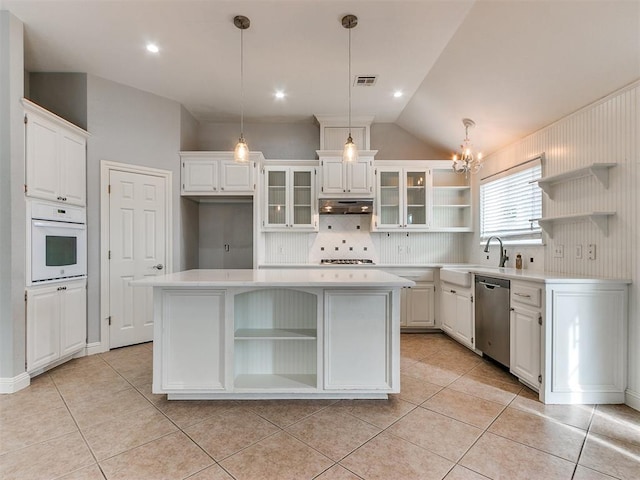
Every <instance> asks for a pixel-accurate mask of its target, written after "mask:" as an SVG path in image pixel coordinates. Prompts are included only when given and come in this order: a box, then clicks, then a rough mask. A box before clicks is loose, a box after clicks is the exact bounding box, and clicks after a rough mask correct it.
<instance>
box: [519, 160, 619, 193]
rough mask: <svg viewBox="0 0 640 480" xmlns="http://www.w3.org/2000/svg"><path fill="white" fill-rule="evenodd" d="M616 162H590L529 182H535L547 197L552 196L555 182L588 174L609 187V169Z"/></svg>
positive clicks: (605, 186)
mask: <svg viewBox="0 0 640 480" xmlns="http://www.w3.org/2000/svg"><path fill="white" fill-rule="evenodd" d="M616 165H617V163H592V164H590V165H587V166H586V167H580V168H576V169H573V170H569V171H566V172H563V173H559V174H557V175H550V176H548V177H542V178H539V179H538V180H534V181H532V182H531V183H537V184H538V186H539V187H540V188H541V189H542V191H543V192H544V193H546V194H547V196H548V197H549V198H553V186H554V185H555V184H556V183H560V182H566V181H569V180H575V179H577V178H583V177H588V176H593V177H595V178H596V179H597V180H598V181H599V182H600V183H601V184H602V186H603V187H604V188H609V169H610V168H612V167H615V166H616Z"/></svg>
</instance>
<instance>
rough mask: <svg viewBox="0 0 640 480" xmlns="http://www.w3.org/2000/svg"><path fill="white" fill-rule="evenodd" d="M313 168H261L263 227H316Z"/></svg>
mask: <svg viewBox="0 0 640 480" xmlns="http://www.w3.org/2000/svg"><path fill="white" fill-rule="evenodd" d="M316 171H317V169H316V167H311V166H266V167H264V170H263V172H264V196H265V198H264V213H263V215H264V216H263V221H262V226H263V228H264V229H265V230H287V231H290V230H311V231H317V230H318V217H317V212H316V206H317V203H318V201H317V197H316V193H315V184H316Z"/></svg>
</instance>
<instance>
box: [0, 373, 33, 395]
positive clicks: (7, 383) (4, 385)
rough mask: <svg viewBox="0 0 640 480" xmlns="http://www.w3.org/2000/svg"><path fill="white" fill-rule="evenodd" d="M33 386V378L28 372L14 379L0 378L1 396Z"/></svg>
mask: <svg viewBox="0 0 640 480" xmlns="http://www.w3.org/2000/svg"><path fill="white" fill-rule="evenodd" d="M30 384H31V377H30V376H29V374H28V373H27V372H22V373H21V374H20V375H17V376H15V377H13V378H7V377H4V378H2V377H0V394H3V393H15V392H17V391H18V390H22V389H23V388H26V387H28V386H29V385H30Z"/></svg>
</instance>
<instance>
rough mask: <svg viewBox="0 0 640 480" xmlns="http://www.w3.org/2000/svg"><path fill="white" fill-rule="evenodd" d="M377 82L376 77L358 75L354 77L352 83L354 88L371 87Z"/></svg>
mask: <svg viewBox="0 0 640 480" xmlns="http://www.w3.org/2000/svg"><path fill="white" fill-rule="evenodd" d="M377 80H378V76H377V75H358V76H357V77H356V80H355V82H353V86H354V87H373V86H374V85H375V84H376V81H377Z"/></svg>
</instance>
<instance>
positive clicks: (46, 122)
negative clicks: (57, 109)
mask: <svg viewBox="0 0 640 480" xmlns="http://www.w3.org/2000/svg"><path fill="white" fill-rule="evenodd" d="M22 104H23V106H24V110H25V138H26V159H25V162H26V185H25V193H26V195H27V196H30V197H35V198H42V199H45V200H52V201H54V202H65V203H70V204H74V205H86V201H87V195H86V191H87V189H86V171H87V170H86V169H87V137H88V136H89V134H88V133H87V132H86V131H85V130H83V129H81V128H79V127H77V126H75V125H73V124H72V123H70V122H67V121H66V120H64V119H62V118H60V117H58V116H57V115H54V114H53V113H51V112H49V111H47V110H45V109H44V108H42V107H40V106H38V105H36V104H35V103H33V102H30V101H29V100H26V99H23V100H22Z"/></svg>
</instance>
